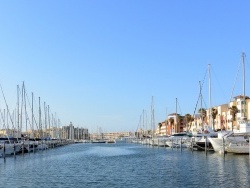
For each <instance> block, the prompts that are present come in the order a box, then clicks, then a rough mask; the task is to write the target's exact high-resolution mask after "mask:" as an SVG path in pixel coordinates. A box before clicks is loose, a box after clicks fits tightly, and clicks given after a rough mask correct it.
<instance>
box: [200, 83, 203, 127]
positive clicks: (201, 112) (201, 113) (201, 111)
mask: <svg viewBox="0 0 250 188" xmlns="http://www.w3.org/2000/svg"><path fill="white" fill-rule="evenodd" d="M199 85H200V98H201V109H200V115H201V126H202V129H204V124H203V110H202V93H201V81H199Z"/></svg>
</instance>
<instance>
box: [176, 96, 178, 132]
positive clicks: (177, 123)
mask: <svg viewBox="0 0 250 188" xmlns="http://www.w3.org/2000/svg"><path fill="white" fill-rule="evenodd" d="M175 117H176V127H175V133H177V132H178V130H177V127H178V117H177V98H175Z"/></svg>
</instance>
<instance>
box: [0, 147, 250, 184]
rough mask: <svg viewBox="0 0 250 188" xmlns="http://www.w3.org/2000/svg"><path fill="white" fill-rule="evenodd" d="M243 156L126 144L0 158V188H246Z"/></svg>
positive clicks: (247, 177) (249, 179)
mask: <svg viewBox="0 0 250 188" xmlns="http://www.w3.org/2000/svg"><path fill="white" fill-rule="evenodd" d="M249 164H250V160H249V155H231V154H227V155H226V156H225V158H224V157H223V156H222V155H219V154H217V153H209V154H208V155H205V153H204V152H193V153H192V152H191V151H190V150H183V151H181V150H180V149H173V150H172V149H170V148H152V147H148V146H142V145H134V144H130V143H123V144H118V143H117V144H74V145H69V146H64V147H60V148H56V149H51V150H47V151H41V152H37V153H31V154H25V155H24V156H21V155H19V156H16V158H14V157H8V158H6V160H5V161H4V159H3V158H0V186H1V187H143V188H147V187H237V188H238V187H250V172H249V171H250V168H249V166H250V165H249Z"/></svg>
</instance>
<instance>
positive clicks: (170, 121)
mask: <svg viewBox="0 0 250 188" xmlns="http://www.w3.org/2000/svg"><path fill="white" fill-rule="evenodd" d="M168 122H169V123H170V126H171V134H172V130H173V124H174V119H173V118H170V119H169V120H168Z"/></svg>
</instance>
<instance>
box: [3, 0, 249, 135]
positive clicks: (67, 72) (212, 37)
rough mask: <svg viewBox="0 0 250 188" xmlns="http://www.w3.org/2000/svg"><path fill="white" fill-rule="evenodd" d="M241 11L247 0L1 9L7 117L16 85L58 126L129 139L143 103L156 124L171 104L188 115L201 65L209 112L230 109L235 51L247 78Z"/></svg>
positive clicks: (83, 2)
mask: <svg viewBox="0 0 250 188" xmlns="http://www.w3.org/2000/svg"><path fill="white" fill-rule="evenodd" d="M249 10H250V2H249V1H246V0H245V1H226V0H222V1H216V0H212V1H206V2H205V1H198V0H196V1H166V0H157V1H154V0H119V1H115V0H99V1H97V0H88V1H87V0H74V1H70V0H67V1H66V0H60V1H59V0H54V1H51V0H43V1H27V0H26V1H25V0H24V1H1V2H0V83H1V85H2V88H3V91H4V93H5V96H6V100H7V102H8V105H9V106H10V108H11V109H12V110H13V109H14V108H15V107H16V100H17V97H16V86H17V85H18V84H19V85H21V84H22V81H24V82H25V86H26V89H27V93H28V95H29V96H30V98H31V92H34V95H35V97H36V103H37V102H38V97H41V101H42V102H43V101H45V102H46V104H49V105H50V107H51V111H53V112H56V113H57V115H58V117H59V118H60V120H61V122H62V123H63V125H66V124H69V122H70V121H72V122H73V124H74V125H75V126H79V127H86V128H89V130H90V131H91V132H95V131H96V130H97V127H102V130H103V131H135V130H136V128H137V126H138V122H139V118H140V115H141V113H142V110H143V109H145V110H146V111H147V117H148V120H147V121H148V124H149V123H150V106H151V97H152V96H154V109H155V122H156V123H157V122H159V121H163V120H164V119H165V117H166V113H168V114H169V113H173V112H175V99H176V98H178V101H179V106H180V108H179V109H178V112H179V113H181V114H182V115H185V114H186V113H190V114H193V112H194V109H195V105H196V102H197V100H198V95H199V85H198V82H199V81H200V80H203V78H204V75H205V72H206V69H207V65H208V64H211V66H212V69H211V79H212V105H219V104H225V103H228V102H229V100H230V95H231V92H232V88H233V85H234V82H235V79H236V74H237V70H238V66H239V63H240V61H241V53H242V51H244V52H245V53H246V63H247V65H246V66H247V67H246V72H247V73H249V72H250V66H249V63H250V62H249V56H250V35H249V34H250V24H249V20H250V11H249ZM248 75H249V74H248ZM248 75H247V85H246V86H247V88H246V90H247V94H248V95H250V91H249V82H248V80H249V76H248ZM239 76H240V79H238V80H237V82H236V83H237V84H236V87H235V94H234V95H238V94H241V93H242V84H241V83H242V81H241V72H240V75H239ZM207 85H208V84H207V81H205V84H204V90H203V95H204V99H205V103H206V105H208V96H207V95H208V94H207V93H208V89H207V88H208V86H207ZM0 98H1V101H2V98H3V97H2V95H1V97H0ZM37 105H38V104H37ZM0 108H1V109H4V108H6V107H5V105H4V104H3V102H1V104H0Z"/></svg>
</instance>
